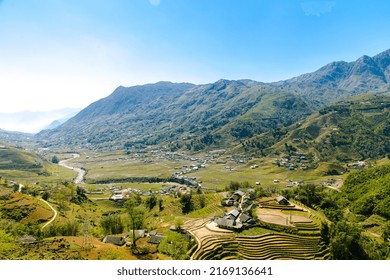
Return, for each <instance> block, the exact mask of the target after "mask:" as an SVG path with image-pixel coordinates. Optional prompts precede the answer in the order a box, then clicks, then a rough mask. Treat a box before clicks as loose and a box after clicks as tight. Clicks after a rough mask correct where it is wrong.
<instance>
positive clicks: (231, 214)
mask: <svg viewBox="0 0 390 280" xmlns="http://www.w3.org/2000/svg"><path fill="white" fill-rule="evenodd" d="M238 215H240V211H239V210H237V209H233V210H232V211H230V212H229V213H227V215H226V216H227V218H228V219H233V220H235V219H237V217H238Z"/></svg>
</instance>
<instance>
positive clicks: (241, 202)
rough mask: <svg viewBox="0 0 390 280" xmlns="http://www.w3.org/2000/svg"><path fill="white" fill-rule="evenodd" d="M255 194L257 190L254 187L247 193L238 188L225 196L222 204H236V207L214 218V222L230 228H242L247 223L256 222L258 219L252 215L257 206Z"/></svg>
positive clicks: (224, 227)
mask: <svg viewBox="0 0 390 280" xmlns="http://www.w3.org/2000/svg"><path fill="white" fill-rule="evenodd" d="M254 195H255V191H254V190H253V189H250V190H248V192H247V193H244V192H243V191H240V190H238V191H235V192H234V193H232V194H230V195H229V196H228V197H226V198H224V199H223V200H222V201H221V204H222V205H223V206H234V207H235V209H233V210H231V211H229V212H227V213H226V214H225V215H224V216H222V217H216V218H214V223H216V225H217V226H218V227H219V228H222V229H229V230H241V229H243V228H245V227H246V226H247V225H251V224H255V223H256V221H255V220H254V219H253V218H252V217H251V215H250V213H251V211H252V210H253V209H254V208H255V207H256V205H255V204H254V203H253V201H252V199H253V198H254Z"/></svg>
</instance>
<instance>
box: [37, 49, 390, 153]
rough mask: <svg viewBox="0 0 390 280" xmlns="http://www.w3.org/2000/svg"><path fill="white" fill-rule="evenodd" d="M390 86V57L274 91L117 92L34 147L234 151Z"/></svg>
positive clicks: (241, 83)
mask: <svg viewBox="0 0 390 280" xmlns="http://www.w3.org/2000/svg"><path fill="white" fill-rule="evenodd" d="M389 79H390V50H388V51H385V52H383V53H381V54H379V55H376V56H374V57H368V56H363V57H361V58H359V59H358V60H356V61H354V62H333V63H330V64H328V65H326V66H324V67H322V68H320V69H319V70H317V71H315V72H313V73H309V74H304V75H301V76H298V77H295V78H292V79H290V80H286V81H281V82H276V83H268V84H265V83H260V82H256V81H252V80H238V81H228V80H219V81H217V82H215V83H212V84H206V85H193V84H188V83H170V82H159V83H156V84H147V85H143V86H135V87H118V88H117V89H116V90H115V91H114V92H113V93H112V94H111V95H110V96H108V97H106V98H103V99H101V100H98V101H96V102H94V103H92V104H91V105H89V106H88V107H87V108H85V109H84V110H82V111H80V113H78V114H77V115H76V116H75V117H73V118H71V119H70V120H68V121H67V122H65V123H64V124H62V125H60V126H59V127H57V128H54V129H50V130H45V131H42V132H41V133H39V134H37V135H36V139H37V140H38V141H39V142H40V143H41V144H42V145H44V146H47V147H50V146H56V147H58V146H62V147H65V146H67V147H83V148H90V149H118V148H127V149H131V148H133V147H139V146H144V145H154V144H159V145H164V146H166V147H168V148H170V149H171V150H178V149H186V150H191V151H201V150H204V149H210V148H216V147H231V146H232V145H235V144H237V143H240V142H242V141H244V140H246V139H249V138H251V137H253V136H255V135H257V134H261V133H264V132H267V131H271V130H274V129H277V128H282V127H286V126H289V125H291V124H293V123H294V122H295V121H297V120H300V119H302V118H303V117H305V116H308V115H310V114H311V113H313V112H314V111H316V110H319V109H322V108H324V107H326V106H328V105H331V104H334V103H335V102H337V101H340V100H343V99H346V98H350V97H351V96H355V95H358V94H366V93H376V94H381V93H385V92H388V91H390V84H389V83H388V81H389Z"/></svg>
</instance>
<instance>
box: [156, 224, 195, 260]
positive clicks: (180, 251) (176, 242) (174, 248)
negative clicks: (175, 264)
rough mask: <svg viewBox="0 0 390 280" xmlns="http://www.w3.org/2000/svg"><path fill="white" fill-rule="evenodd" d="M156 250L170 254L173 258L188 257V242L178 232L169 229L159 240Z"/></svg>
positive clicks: (181, 258)
mask: <svg viewBox="0 0 390 280" xmlns="http://www.w3.org/2000/svg"><path fill="white" fill-rule="evenodd" d="M158 250H159V251H160V252H163V253H165V254H167V255H170V256H171V257H172V258H173V259H175V260H185V259H188V255H187V250H188V242H187V240H186V238H185V237H184V236H183V235H181V234H180V233H177V232H174V231H171V232H169V233H168V234H167V236H166V237H165V238H164V239H163V240H161V243H160V245H159V246H158Z"/></svg>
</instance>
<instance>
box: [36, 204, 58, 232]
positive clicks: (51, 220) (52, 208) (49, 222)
mask: <svg viewBox="0 0 390 280" xmlns="http://www.w3.org/2000/svg"><path fill="white" fill-rule="evenodd" d="M40 200H41V201H43V202H45V203H46V204H47V205H48V206H49V207H50V209H51V210H53V211H54V216H53V217H52V218H51V219H50V221H48V222H47V223H46V224H44V225H43V226H42V229H44V228H45V227H47V226H48V225H50V224H51V223H52V222H53V221H54V220H55V218H56V217H57V211H56V209H54V207H53V206H51V204H50V203H49V202H47V201H46V200H44V199H42V198H40Z"/></svg>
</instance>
